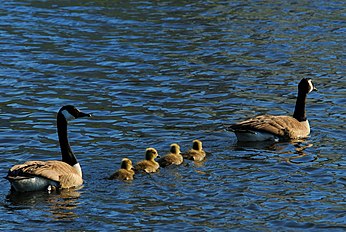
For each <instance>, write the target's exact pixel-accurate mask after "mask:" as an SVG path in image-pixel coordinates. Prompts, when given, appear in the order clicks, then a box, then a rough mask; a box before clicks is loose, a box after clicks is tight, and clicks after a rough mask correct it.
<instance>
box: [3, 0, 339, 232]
mask: <svg viewBox="0 0 346 232" xmlns="http://www.w3.org/2000/svg"><path fill="white" fill-rule="evenodd" d="M78 2H79V1H71V2H66V1H22V2H21V1H4V2H2V3H1V4H0V35H1V42H0V49H1V53H0V90H1V95H0V104H1V111H0V118H1V120H0V144H1V150H0V151H1V153H0V157H1V162H0V171H1V176H5V175H6V174H7V170H8V168H9V167H11V166H12V165H14V164H18V163H21V162H24V161H26V160H30V159H32V160H35V159H39V160H49V159H60V153H59V146H58V141H57V135H56V128H55V125H56V122H55V117H56V112H57V110H58V109H59V108H60V107H61V106H62V105H65V104H73V105H75V106H77V107H78V108H80V109H81V110H83V111H85V112H87V113H92V114H93V117H92V118H91V119H81V120H78V121H77V120H76V121H74V122H73V123H71V124H70V126H69V137H70V143H71V145H72V148H73V150H74V152H75V154H76V155H77V157H78V159H79V162H80V163H81V165H82V168H83V173H84V180H85V184H84V186H83V187H82V188H81V189H79V190H70V191H62V192H61V193H51V194H48V193H45V192H43V193H34V194H20V195H14V194H11V195H9V189H10V186H9V183H8V182H7V181H6V180H5V179H3V180H1V181H0V192H1V197H2V200H1V207H0V215H1V218H0V229H1V230H5V231H8V230H18V229H24V230H37V229H51V230H53V229H54V230H74V231H76V230H77V231H78V230H91V231H111V230H113V231H114V230H138V231H139V230H145V231H150V230H157V231H160V230H170V231H171V230H187V231H209V230H220V231H226V230H231V229H239V230H243V231H258V230H264V231H266V230H269V231H270V230H271V231H278V230H282V231H287V230H291V231H297V230H303V229H310V230H312V231H315V230H317V229H319V230H328V231H329V230H331V229H333V230H339V231H343V230H345V229H346V225H345V224H346V223H345V222H346V216H345V213H346V205H345V184H346V178H345V164H346V162H345V161H346V159H345V156H344V155H345V148H344V147H345V140H346V136H345V121H346V120H345V115H346V109H345V105H346V100H345V96H346V91H345V88H346V84H345V82H346V81H345V77H344V76H345V49H344V47H345V22H344V19H345V18H344V17H345V3H344V2H343V1H339V2H338V1H293V2H292V1H282V2H275V3H274V2H273V1H268V2H265V1H264V2H258V1H239V2H234V1H230V2H229V1H225V2H220V1H200V2H198V1H188V2H186V1H185V3H182V2H183V1H180V2H179V1H136V2H134V1H121V2H118V1H93V2H89V3H78ZM303 77H310V78H312V79H313V82H314V84H315V86H316V87H317V88H318V90H319V92H317V93H315V92H314V93H311V94H310V95H309V96H308V105H307V113H308V118H309V120H310V124H311V127H312V132H311V137H309V138H308V139H306V140H303V141H293V142H286V143H277V144H270V143H269V144H266V143H261V144H249V143H245V144H237V142H236V138H235V136H234V134H232V133H231V132H227V131H225V130H224V125H227V124H229V123H232V122H236V121H239V120H241V119H245V118H247V117H251V116H254V115H257V114H261V113H271V114H292V111H293V108H294V103H295V97H296V91H297V84H298V82H299V80H300V79H301V78H303ZM197 138H198V139H200V140H202V141H203V145H204V148H205V150H206V151H207V152H209V153H210V154H209V156H208V157H207V160H206V161H205V162H202V163H193V162H188V161H187V162H185V163H184V165H182V166H179V167H172V168H167V169H161V171H160V172H159V173H156V174H152V175H137V176H136V179H135V180H134V181H132V182H129V183H123V182H120V181H109V180H105V177H108V176H109V175H110V174H112V173H113V172H114V171H115V170H116V169H118V168H119V166H120V162H121V159H122V158H123V157H129V158H131V159H132V160H133V161H134V162H137V161H139V160H140V159H142V158H143V157H144V152H145V149H146V148H147V147H155V148H156V149H157V150H158V151H159V153H160V154H161V155H164V154H165V153H166V152H167V151H168V149H169V145H170V144H171V143H175V142H176V143H179V144H180V146H181V147H182V149H183V150H187V149H189V148H190V147H191V145H192V140H194V139H197Z"/></svg>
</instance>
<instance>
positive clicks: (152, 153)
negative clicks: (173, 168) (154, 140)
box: [145, 147, 159, 161]
mask: <svg viewBox="0 0 346 232" xmlns="http://www.w3.org/2000/svg"><path fill="white" fill-rule="evenodd" d="M158 157H159V154H158V153H157V151H156V149H155V148H151V147H150V148H147V150H146V151H145V159H146V160H150V161H153V160H155V159H156V158H158Z"/></svg>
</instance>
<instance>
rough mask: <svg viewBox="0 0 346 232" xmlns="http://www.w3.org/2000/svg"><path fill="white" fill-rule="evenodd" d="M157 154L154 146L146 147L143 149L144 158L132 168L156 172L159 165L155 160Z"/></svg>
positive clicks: (139, 170) (138, 170)
mask: <svg viewBox="0 0 346 232" xmlns="http://www.w3.org/2000/svg"><path fill="white" fill-rule="evenodd" d="M158 157H159V155H158V153H157V151H156V149H155V148H147V149H146V151H145V160H142V161H139V162H138V163H136V165H135V166H134V170H135V171H136V172H141V171H142V172H146V173H151V172H157V171H158V169H159V168H160V165H159V163H158V162H156V161H155V159H156V158H158Z"/></svg>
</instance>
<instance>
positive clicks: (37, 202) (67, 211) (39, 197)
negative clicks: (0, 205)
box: [5, 189, 80, 221]
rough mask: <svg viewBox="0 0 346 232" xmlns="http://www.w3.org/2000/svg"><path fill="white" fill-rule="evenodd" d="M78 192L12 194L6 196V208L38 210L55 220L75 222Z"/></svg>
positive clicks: (66, 190)
mask: <svg viewBox="0 0 346 232" xmlns="http://www.w3.org/2000/svg"><path fill="white" fill-rule="evenodd" d="M79 197H80V193H79V191H78V190H73V189H63V190H60V191H56V192H51V193H47V192H26V193H18V192H11V193H10V194H9V195H7V196H6V204H5V207H6V208H7V209H8V210H10V211H16V210H28V211H29V212H30V211H31V210H37V209H40V210H42V211H44V212H47V213H48V214H47V215H46V216H47V217H49V218H52V219H54V220H69V221H70V220H73V219H74V218H77V217H78V215H77V214H76V208H77V207H78V198H79Z"/></svg>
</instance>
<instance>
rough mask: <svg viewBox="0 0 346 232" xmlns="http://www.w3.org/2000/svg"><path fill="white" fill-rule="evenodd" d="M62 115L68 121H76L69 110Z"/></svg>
mask: <svg viewBox="0 0 346 232" xmlns="http://www.w3.org/2000/svg"><path fill="white" fill-rule="evenodd" d="M61 113H62V114H63V115H64V117H65V118H66V121H70V120H73V119H75V117H74V116H73V115H72V114H70V113H69V112H68V111H67V110H63V111H62V112H61Z"/></svg>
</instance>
